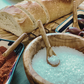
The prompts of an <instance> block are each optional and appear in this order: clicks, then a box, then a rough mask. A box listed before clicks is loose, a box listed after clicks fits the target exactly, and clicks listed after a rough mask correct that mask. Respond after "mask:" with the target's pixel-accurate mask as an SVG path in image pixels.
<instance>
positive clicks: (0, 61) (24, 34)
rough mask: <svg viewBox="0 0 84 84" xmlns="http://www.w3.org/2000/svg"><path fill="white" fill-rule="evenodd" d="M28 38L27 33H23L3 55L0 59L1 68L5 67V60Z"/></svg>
mask: <svg viewBox="0 0 84 84" xmlns="http://www.w3.org/2000/svg"><path fill="white" fill-rule="evenodd" d="M26 36H27V33H23V34H22V35H21V36H20V37H19V38H18V39H17V40H16V41H15V42H14V43H13V44H12V45H11V46H10V47H9V48H8V49H7V50H6V51H5V52H4V53H3V54H2V59H0V67H1V66H2V65H3V63H4V61H5V58H6V57H7V56H9V54H10V53H11V52H12V51H13V50H14V49H15V48H16V47H17V46H18V45H19V44H20V43H21V41H22V40H23V39H24V38H25V37H26Z"/></svg>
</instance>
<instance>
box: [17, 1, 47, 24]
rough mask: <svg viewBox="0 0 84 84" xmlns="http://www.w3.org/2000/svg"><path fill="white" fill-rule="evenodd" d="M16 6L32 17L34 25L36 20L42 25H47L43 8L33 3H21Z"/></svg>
mask: <svg viewBox="0 0 84 84" xmlns="http://www.w3.org/2000/svg"><path fill="white" fill-rule="evenodd" d="M16 6H17V7H20V8H22V9H23V10H25V11H26V12H28V13H29V14H30V15H32V16H33V18H34V19H35V21H36V24H37V21H38V20H41V21H42V23H43V24H45V23H47V16H46V13H45V12H44V10H43V8H42V7H41V6H40V5H39V4H38V3H36V2H35V1H23V2H20V3H18V4H16Z"/></svg>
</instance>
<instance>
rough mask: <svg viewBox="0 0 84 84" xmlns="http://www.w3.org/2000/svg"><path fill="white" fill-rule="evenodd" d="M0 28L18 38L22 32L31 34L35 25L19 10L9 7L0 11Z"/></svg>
mask: <svg viewBox="0 0 84 84" xmlns="http://www.w3.org/2000/svg"><path fill="white" fill-rule="evenodd" d="M0 28H2V29H5V30H7V31H10V32H12V33H13V34H15V35H17V36H20V35H21V34H22V33H24V32H27V33H29V32H31V31H32V30H34V28H35V25H34V23H33V22H32V20H31V18H30V17H29V16H28V15H27V14H26V13H25V12H23V11H22V10H21V9H19V8H17V7H15V6H9V7H6V8H4V9H3V10H1V11H0Z"/></svg>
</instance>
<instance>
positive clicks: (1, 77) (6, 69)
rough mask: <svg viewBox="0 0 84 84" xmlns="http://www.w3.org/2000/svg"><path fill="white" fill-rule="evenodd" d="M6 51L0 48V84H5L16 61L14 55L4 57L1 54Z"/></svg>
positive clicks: (2, 47)
mask: <svg viewBox="0 0 84 84" xmlns="http://www.w3.org/2000/svg"><path fill="white" fill-rule="evenodd" d="M6 50H7V49H6V48H5V47H4V46H0V84H5V83H6V82H7V79H8V78H9V73H10V72H11V68H12V67H13V63H14V62H15V59H16V53H15V52H12V53H11V54H10V55H9V56H8V57H4V56H3V55H2V54H3V53H4V52H5V51H6Z"/></svg>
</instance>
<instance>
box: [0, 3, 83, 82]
mask: <svg viewBox="0 0 84 84" xmlns="http://www.w3.org/2000/svg"><path fill="white" fill-rule="evenodd" d="M78 9H82V10H84V2H83V3H82V4H81V5H79V7H78ZM70 15H71V14H68V15H66V16H64V17H61V18H60V19H58V20H56V21H53V22H51V23H49V24H46V25H44V27H45V30H46V33H51V32H55V29H56V27H57V26H58V25H59V24H60V23H62V22H63V21H64V20H65V19H67V18H68V17H69V16H70ZM39 35H40V33H39V30H38V29H36V30H34V31H33V32H32V34H29V36H28V38H26V39H25V40H24V41H23V44H24V45H25V46H26V45H27V44H28V43H29V42H30V41H31V40H32V39H33V38H35V37H36V36H39ZM0 38H3V39H8V40H16V39H17V38H18V37H16V36H14V35H12V34H10V33H9V32H6V31H4V30H2V29H1V28H0ZM11 84H30V83H29V81H28V79H27V77H26V74H25V71H24V67H23V61H22V56H21V58H20V60H19V62H18V65H17V67H16V70H15V73H14V75H13V78H12V81H11Z"/></svg>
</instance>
